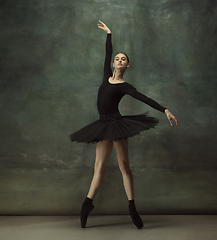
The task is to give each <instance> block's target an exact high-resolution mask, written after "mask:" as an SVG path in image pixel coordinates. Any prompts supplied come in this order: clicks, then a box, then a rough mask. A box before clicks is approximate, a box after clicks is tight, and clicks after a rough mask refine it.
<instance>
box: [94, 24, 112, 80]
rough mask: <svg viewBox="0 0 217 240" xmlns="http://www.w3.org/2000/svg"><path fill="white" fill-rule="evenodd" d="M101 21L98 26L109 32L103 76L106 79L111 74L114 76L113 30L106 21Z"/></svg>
mask: <svg viewBox="0 0 217 240" xmlns="http://www.w3.org/2000/svg"><path fill="white" fill-rule="evenodd" d="M99 22H100V24H97V25H98V27H99V28H100V29H102V30H104V31H105V32H106V33H107V39H106V56H105V63H104V76H103V80H105V79H107V78H108V77H109V76H112V69H111V58H112V52H113V49H112V40H111V30H110V29H109V28H108V27H107V26H106V25H105V23H103V22H101V21H99Z"/></svg>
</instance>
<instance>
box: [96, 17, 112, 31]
mask: <svg viewBox="0 0 217 240" xmlns="http://www.w3.org/2000/svg"><path fill="white" fill-rule="evenodd" d="M99 22H100V24H99V23H98V24H97V25H98V28H101V29H102V30H104V31H105V32H107V33H111V31H110V29H109V28H108V27H107V26H106V25H105V23H103V22H101V21H100V20H99Z"/></svg>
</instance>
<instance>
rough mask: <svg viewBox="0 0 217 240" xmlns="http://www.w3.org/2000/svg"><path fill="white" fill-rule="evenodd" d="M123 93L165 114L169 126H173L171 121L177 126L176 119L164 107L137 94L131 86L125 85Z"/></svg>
mask: <svg viewBox="0 0 217 240" xmlns="http://www.w3.org/2000/svg"><path fill="white" fill-rule="evenodd" d="M125 93H126V94H129V95H130V96H132V97H134V98H136V99H138V100H140V101H142V102H144V103H146V104H148V105H149V106H150V107H153V108H154V109H156V110H159V111H161V112H163V113H166V115H167V118H168V120H169V122H170V124H171V126H172V125H173V123H172V119H173V120H174V121H175V123H176V124H175V126H176V127H177V126H178V121H177V119H176V117H175V116H174V115H173V114H172V113H171V112H170V111H169V110H168V109H166V108H165V107H163V106H161V105H160V104H159V103H157V102H156V101H154V100H153V99H151V98H149V97H147V96H145V95H144V94H142V93H140V92H138V91H137V90H136V89H135V88H134V87H133V86H132V85H130V84H127V86H126V88H125Z"/></svg>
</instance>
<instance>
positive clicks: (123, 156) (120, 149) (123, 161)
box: [113, 139, 129, 171]
mask: <svg viewBox="0 0 217 240" xmlns="http://www.w3.org/2000/svg"><path fill="white" fill-rule="evenodd" d="M113 145H114V147H115V151H116V154H117V158H118V164H119V167H120V170H121V171H128V170H129V159H128V139H121V140H119V141H113Z"/></svg>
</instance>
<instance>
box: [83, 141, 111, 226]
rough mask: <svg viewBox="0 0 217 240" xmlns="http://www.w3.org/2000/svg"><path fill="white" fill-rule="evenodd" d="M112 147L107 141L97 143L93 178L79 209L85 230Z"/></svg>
mask: <svg viewBox="0 0 217 240" xmlns="http://www.w3.org/2000/svg"><path fill="white" fill-rule="evenodd" d="M112 146H113V144H112V142H111V141H107V140H105V141H101V142H98V143H97V145H96V160H95V165H94V176H93V179H92V182H91V185H90V189H89V192H88V194H87V198H86V199H85V201H84V203H83V205H82V209H81V227H82V228H85V226H86V223H87V217H88V215H89V213H90V212H91V211H92V210H93V209H94V206H93V204H92V201H93V199H94V197H95V196H96V194H97V192H98V190H99V188H100V186H101V185H102V182H103V179H104V175H105V166H106V163H107V161H108V159H109V156H110V154H111V151H112Z"/></svg>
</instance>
